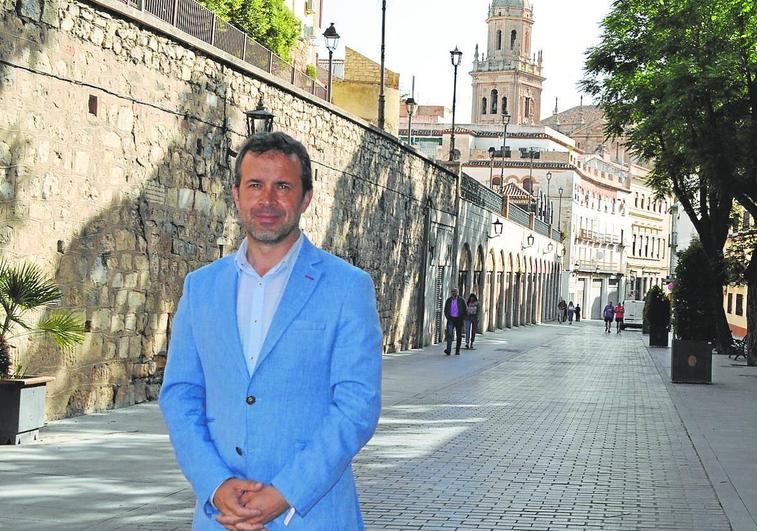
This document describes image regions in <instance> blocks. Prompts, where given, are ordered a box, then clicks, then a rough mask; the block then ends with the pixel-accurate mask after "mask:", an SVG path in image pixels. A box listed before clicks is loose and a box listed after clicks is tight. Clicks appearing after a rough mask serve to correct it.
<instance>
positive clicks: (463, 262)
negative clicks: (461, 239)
mask: <svg viewBox="0 0 757 531" xmlns="http://www.w3.org/2000/svg"><path fill="white" fill-rule="evenodd" d="M470 264H471V252H470V246H469V245H468V244H467V243H466V244H464V245H463V251H462V254H461V255H460V267H459V268H458V270H457V290H458V291H459V293H460V296H461V297H464V296H465V295H466V294H467V293H468V277H469V273H470Z"/></svg>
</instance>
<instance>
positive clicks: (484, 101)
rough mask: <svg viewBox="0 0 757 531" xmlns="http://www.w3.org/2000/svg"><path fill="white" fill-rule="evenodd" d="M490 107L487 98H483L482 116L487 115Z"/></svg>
mask: <svg viewBox="0 0 757 531" xmlns="http://www.w3.org/2000/svg"><path fill="white" fill-rule="evenodd" d="M488 106H489V103H488V102H487V100H486V97H483V98H481V114H486V111H487V110H488Z"/></svg>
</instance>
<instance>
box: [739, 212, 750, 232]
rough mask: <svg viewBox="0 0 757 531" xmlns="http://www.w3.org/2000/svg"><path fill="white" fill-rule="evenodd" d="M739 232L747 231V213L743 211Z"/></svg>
mask: <svg viewBox="0 0 757 531" xmlns="http://www.w3.org/2000/svg"><path fill="white" fill-rule="evenodd" d="M741 230H749V212H746V211H744V215H743V216H742V221H741Z"/></svg>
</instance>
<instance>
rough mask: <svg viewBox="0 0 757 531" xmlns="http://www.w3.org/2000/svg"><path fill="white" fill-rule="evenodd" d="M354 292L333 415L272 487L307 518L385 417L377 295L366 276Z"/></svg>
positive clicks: (340, 340)
mask: <svg viewBox="0 0 757 531" xmlns="http://www.w3.org/2000/svg"><path fill="white" fill-rule="evenodd" d="M350 291H351V293H350V294H349V296H347V297H345V299H344V301H343V302H342V307H341V310H340V313H339V317H338V325H337V327H338V328H337V335H336V339H335V343H334V347H333V352H332V358H331V391H332V400H331V404H330V406H329V409H328V413H327V415H326V417H325V418H324V420H323V423H322V424H321V426H320V428H319V429H318V430H317V431H316V433H314V434H313V436H312V439H311V441H310V443H309V444H308V446H306V447H305V448H303V449H302V450H301V451H299V452H297V453H296V454H295V455H294V456H293V458H292V460H291V461H290V462H289V463H287V464H286V465H285V466H284V468H283V469H281V470H280V471H279V473H278V474H277V475H276V476H275V477H274V478H273V480H272V481H271V484H272V485H274V486H275V487H276V488H277V489H278V490H279V492H280V493H281V494H282V495H283V496H284V498H286V500H287V501H288V502H289V503H290V505H291V506H292V507H294V508H295V510H296V511H297V513H298V514H300V515H301V516H305V515H306V514H307V513H308V511H309V510H310V509H311V508H312V507H313V506H314V505H315V504H316V503H317V502H318V501H319V500H320V499H321V498H322V497H323V496H324V495H325V494H326V493H327V492H328V491H329V490H330V489H331V488H332V487H333V486H334V484H336V482H337V481H338V480H339V478H340V477H341V476H342V474H343V473H344V472H345V470H346V469H347V467H348V466H349V465H350V462H351V461H352V458H353V457H354V456H355V455H356V454H357V453H358V452H359V451H360V449H361V448H362V447H363V446H364V445H365V444H366V443H367V442H368V441H369V440H370V438H371V437H372V436H373V432H374V431H375V429H376V424H377V423H378V419H379V414H380V412H381V340H382V333H381V326H380V323H379V318H378V313H377V311H376V292H375V290H374V287H373V282H372V281H371V279H370V277H369V276H368V274H367V273H365V272H362V271H361V272H360V273H359V275H358V278H357V279H356V282H355V284H354V288H353V290H350Z"/></svg>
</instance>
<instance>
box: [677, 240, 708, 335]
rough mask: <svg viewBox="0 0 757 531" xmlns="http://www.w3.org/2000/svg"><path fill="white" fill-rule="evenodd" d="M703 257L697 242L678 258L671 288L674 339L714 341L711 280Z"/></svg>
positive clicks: (699, 244) (700, 245) (705, 258)
mask: <svg viewBox="0 0 757 531" xmlns="http://www.w3.org/2000/svg"><path fill="white" fill-rule="evenodd" d="M714 278H715V275H713V274H712V271H711V270H710V266H709V263H708V261H707V255H706V254H705V252H704V248H703V247H702V244H701V242H700V241H699V240H693V241H692V242H691V245H689V247H688V248H687V249H685V250H684V251H682V252H681V253H679V255H678V265H677V266H676V270H675V282H674V284H673V325H674V328H675V333H676V337H678V338H679V339H693V340H699V341H709V340H711V339H713V338H714V337H715V333H716V332H715V315H716V308H713V306H712V298H711V297H708V296H707V294H708V293H712V290H713V289H714V287H713V286H712V279H714Z"/></svg>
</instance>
